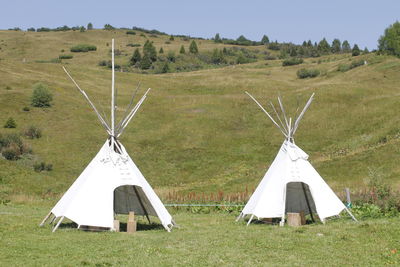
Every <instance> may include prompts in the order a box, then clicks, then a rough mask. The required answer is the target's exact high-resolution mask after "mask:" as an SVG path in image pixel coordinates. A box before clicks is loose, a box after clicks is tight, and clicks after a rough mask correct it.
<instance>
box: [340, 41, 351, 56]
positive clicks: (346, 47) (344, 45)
mask: <svg viewBox="0 0 400 267" xmlns="http://www.w3.org/2000/svg"><path fill="white" fill-rule="evenodd" d="M342 51H343V53H349V52H350V51H351V48H350V44H349V42H348V41H347V40H344V41H343V43H342Z"/></svg>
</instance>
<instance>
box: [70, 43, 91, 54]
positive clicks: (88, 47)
mask: <svg viewBox="0 0 400 267" xmlns="http://www.w3.org/2000/svg"><path fill="white" fill-rule="evenodd" d="M96 50H97V47H96V46H95V45H88V44H78V45H75V46H73V47H71V48H70V51H71V52H75V53H77V52H88V51H96Z"/></svg>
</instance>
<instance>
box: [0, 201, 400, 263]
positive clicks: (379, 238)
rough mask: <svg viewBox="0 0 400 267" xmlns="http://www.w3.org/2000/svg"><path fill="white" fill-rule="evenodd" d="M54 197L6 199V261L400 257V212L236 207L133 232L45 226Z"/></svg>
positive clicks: (2, 228)
mask: <svg viewBox="0 0 400 267" xmlns="http://www.w3.org/2000/svg"><path fill="white" fill-rule="evenodd" d="M49 209H50V203H49V202H44V203H37V202H35V203H34V204H32V203H31V204H24V205H14V204H11V205H8V206H4V205H3V206H0V214H1V216H0V234H1V238H0V247H1V249H0V263H1V264H0V265H2V266H54V265H59V266H81V265H86V266H137V265H142V266H221V265H223V266H243V265H254V264H257V265H262V266H306V265H309V266H385V265H398V264H400V242H399V240H400V230H399V227H398V218H394V219H370V220H365V221H361V222H359V223H354V222H352V221H350V220H349V219H346V218H343V219H339V220H332V221H328V223H327V224H326V225H322V224H312V225H306V226H302V227H298V228H291V227H287V226H285V227H279V226H277V225H265V224H251V225H250V226H249V227H246V226H245V223H244V222H239V223H236V222H235V216H236V215H237V214H226V213H210V214H190V213H186V212H178V213H175V214H173V216H174V218H175V220H176V221H177V222H178V224H179V225H180V228H175V229H173V231H172V232H171V233H167V232H166V231H165V230H163V229H162V228H161V227H158V226H157V224H153V225H152V227H150V229H149V228H146V224H147V223H146V222H144V221H141V222H143V224H140V227H141V229H142V230H139V231H138V232H136V233H135V234H132V235H129V234H126V233H123V232H120V233H112V232H84V231H79V230H76V229H74V228H72V226H71V225H69V224H68V223H66V224H63V225H62V227H61V228H60V229H59V230H58V231H57V232H56V233H51V228H50V226H48V225H47V226H45V227H43V228H39V227H38V223H40V221H41V219H42V218H43V217H44V216H45V214H47V212H48V210H49Z"/></svg>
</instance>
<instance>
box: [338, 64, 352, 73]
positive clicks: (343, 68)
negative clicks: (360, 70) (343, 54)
mask: <svg viewBox="0 0 400 267" xmlns="http://www.w3.org/2000/svg"><path fill="white" fill-rule="evenodd" d="M348 70H350V65H348V64H340V65H339V66H338V71H341V72H346V71H348Z"/></svg>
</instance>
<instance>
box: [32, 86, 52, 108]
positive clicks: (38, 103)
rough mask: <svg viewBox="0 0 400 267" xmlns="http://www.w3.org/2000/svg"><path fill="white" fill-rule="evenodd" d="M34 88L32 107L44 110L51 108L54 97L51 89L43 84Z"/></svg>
mask: <svg viewBox="0 0 400 267" xmlns="http://www.w3.org/2000/svg"><path fill="white" fill-rule="evenodd" d="M33 88H34V89H33V94H32V99H31V104H32V106H34V107H42V108H44V107H50V106H51V101H52V100H53V95H52V94H51V92H50V90H49V88H48V87H47V86H46V85H44V84H42V83H37V84H35V85H34V86H33Z"/></svg>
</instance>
